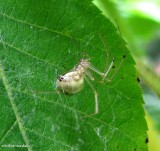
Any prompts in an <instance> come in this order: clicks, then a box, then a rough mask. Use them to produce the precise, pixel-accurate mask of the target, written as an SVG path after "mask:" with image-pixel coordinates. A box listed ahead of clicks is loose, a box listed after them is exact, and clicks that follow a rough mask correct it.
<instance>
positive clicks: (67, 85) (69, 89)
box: [56, 58, 114, 116]
mask: <svg viewBox="0 0 160 151" xmlns="http://www.w3.org/2000/svg"><path fill="white" fill-rule="evenodd" d="M113 64H114V58H113V59H112V62H111V63H110V65H109V68H108V70H107V71H106V72H104V73H103V72H101V71H99V70H98V69H97V68H96V67H94V66H93V65H92V64H91V63H90V62H89V60H88V59H81V60H80V62H79V64H78V65H77V66H75V67H74V68H73V69H72V70H71V71H69V72H67V73H66V74H64V75H60V76H59V78H58V79H57V81H56V87H57V89H58V90H59V91H61V92H63V93H69V94H75V93H77V92H79V91H80V90H81V89H82V88H83V85H84V79H85V80H86V81H87V83H88V84H89V85H90V87H91V89H92V90H93V92H94V97H95V111H94V113H92V114H90V115H93V114H97V113H98V112H99V109H98V93H97V91H96V90H95V88H94V87H93V85H92V83H91V82H90V80H91V81H93V80H94V77H93V76H92V74H91V72H90V70H92V71H94V72H96V73H97V74H99V75H100V76H102V79H103V80H104V79H105V78H106V77H107V75H108V73H109V71H110V70H111V68H112V66H113ZM87 116H88V115H87Z"/></svg>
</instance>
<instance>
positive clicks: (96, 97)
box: [84, 76, 98, 117]
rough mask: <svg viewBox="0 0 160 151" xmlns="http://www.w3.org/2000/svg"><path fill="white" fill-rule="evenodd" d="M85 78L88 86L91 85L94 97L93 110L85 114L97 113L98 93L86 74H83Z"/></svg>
mask: <svg viewBox="0 0 160 151" xmlns="http://www.w3.org/2000/svg"><path fill="white" fill-rule="evenodd" d="M84 78H85V80H86V81H87V83H88V84H89V86H90V87H91V89H92V91H93V93H94V97H95V111H94V113H92V114H89V115H86V116H85V117H87V116H91V115H94V114H98V93H97V91H96V89H95V88H94V87H93V85H92V83H91V82H90V81H89V80H88V78H87V77H86V76H84Z"/></svg>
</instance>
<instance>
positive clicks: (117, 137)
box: [0, 0, 147, 151]
mask: <svg viewBox="0 0 160 151" xmlns="http://www.w3.org/2000/svg"><path fill="white" fill-rule="evenodd" d="M0 26H1V28H0V30H1V40H0V88H1V91H0V103H1V104H0V105H1V111H0V114H1V117H0V123H3V124H1V130H0V140H1V143H0V144H1V150H6V149H8V148H6V147H7V145H9V144H10V145H13V146H12V150H17V147H18V146H16V145H26V146H24V147H23V148H18V149H20V150H29V151H31V150H38V151H40V150H42V151H46V150H47V151H49V150H52V151H53V150H56V151H62V150H65V151H70V150H74V151H75V150H81V151H85V150H89V151H91V150H94V151H101V150H109V151H115V150H121V151H122V150H123V151H135V150H136V151H139V150H143V151H146V150H147V144H146V143H145V140H146V138H147V135H146V131H147V126H146V122H145V119H144V116H145V114H144V110H143V106H142V103H143V99H142V97H141V90H140V88H139V86H138V83H137V73H136V71H135V68H134V61H133V59H132V57H131V55H130V54H129V51H128V50H127V49H126V48H124V45H123V42H122V38H121V36H119V34H117V30H116V28H115V27H114V26H113V25H112V23H111V22H110V21H109V20H108V19H106V18H105V16H103V15H102V14H101V12H100V11H99V10H98V9H97V8H96V7H95V6H94V5H93V3H92V2H91V1H89V0H84V1H82V2H80V1H76V0H68V1H67V0H61V1H54V0H47V1H31V0H26V1H20V0H19V1H13V0H5V1H2V0H1V5H0ZM99 35H101V36H102V38H103V39H104V41H105V43H107V44H106V46H107V45H108V47H109V50H108V53H109V58H108V59H107V57H106V56H107V51H106V49H105V46H104V45H103V42H102V39H101V38H100V36H99ZM124 55H126V58H124V57H123V56H124ZM83 57H85V58H86V57H88V58H90V59H91V60H90V61H91V63H92V64H93V65H94V66H96V67H97V68H98V69H99V70H100V71H104V69H106V67H109V64H110V63H111V61H112V58H113V57H114V58H115V68H114V69H112V70H111V71H110V72H109V75H108V78H111V77H112V75H114V73H116V74H115V76H114V78H113V80H111V82H107V81H105V82H104V83H100V82H99V81H100V80H101V79H102V78H101V77H100V76H99V75H97V74H96V73H93V72H92V73H93V76H94V77H95V81H92V84H93V86H94V87H95V89H96V90H97V92H98V102H99V113H98V114H97V115H92V116H89V117H84V116H85V115H88V114H91V113H93V112H94V94H93V91H92V89H91V88H90V87H89V85H87V83H85V86H84V89H83V90H82V91H80V92H79V93H77V94H74V95H65V94H63V93H60V94H59V93H57V92H56V88H55V80H56V78H57V77H58V76H59V75H60V74H63V73H66V72H67V71H69V70H70V69H72V68H73V67H74V66H75V65H76V64H77V63H78V62H79V60H80V59H81V58H83ZM34 91H38V92H42V91H43V92H49V91H53V93H44V94H43V93H34ZM14 145H15V146H14Z"/></svg>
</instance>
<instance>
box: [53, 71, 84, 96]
mask: <svg viewBox="0 0 160 151" xmlns="http://www.w3.org/2000/svg"><path fill="white" fill-rule="evenodd" d="M56 85H57V89H58V90H59V91H61V92H63V93H69V94H74V93H77V92H79V91H80V90H81V89H82V88H83V85H84V77H83V75H81V74H78V73H77V72H76V71H71V72H68V73H66V74H64V75H62V76H60V77H59V78H58V79H57V82H56Z"/></svg>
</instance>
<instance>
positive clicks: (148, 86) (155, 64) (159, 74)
mask: <svg viewBox="0 0 160 151" xmlns="http://www.w3.org/2000/svg"><path fill="white" fill-rule="evenodd" d="M94 4H95V5H96V6H97V7H98V8H99V9H100V10H101V11H102V12H103V14H104V15H106V16H107V17H108V18H110V19H111V20H112V21H113V23H114V24H115V19H116V20H117V23H118V26H119V28H120V32H121V33H122V35H123V38H124V39H125V41H126V43H127V46H128V47H129V49H130V51H131V54H132V56H133V57H134V59H135V62H136V68H137V72H138V74H139V78H140V81H139V79H137V80H138V81H139V82H140V85H141V87H142V93H143V98H144V102H145V103H144V108H145V111H146V120H147V124H148V129H149V130H148V132H147V133H148V136H149V143H148V146H149V151H160V1H159V0H121V1H118V0H94ZM115 26H117V25H115Z"/></svg>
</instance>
